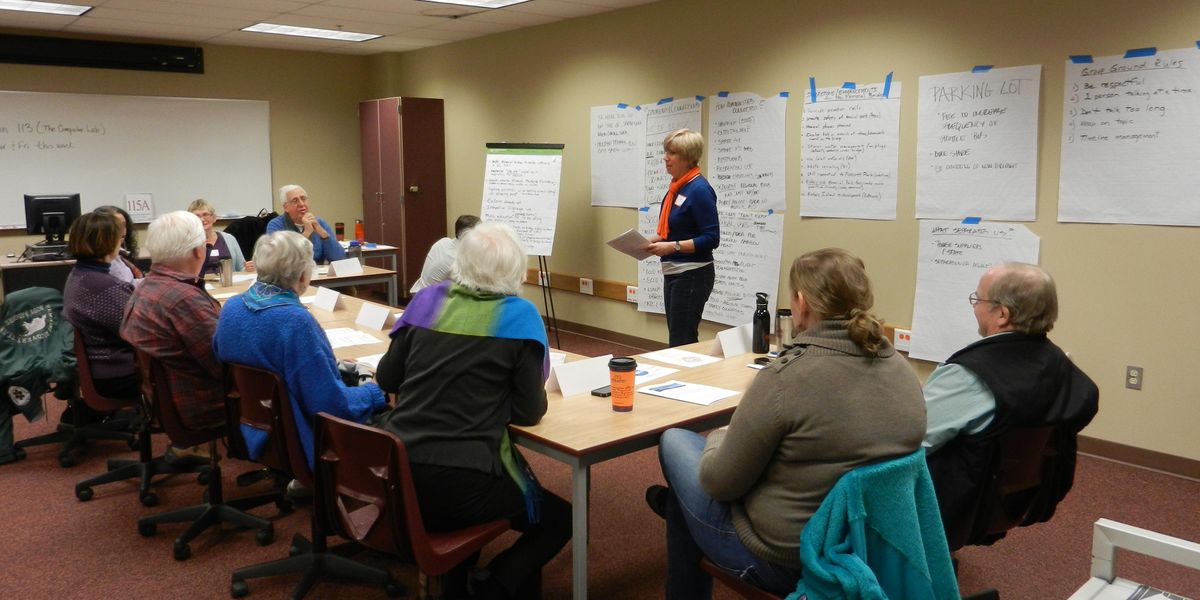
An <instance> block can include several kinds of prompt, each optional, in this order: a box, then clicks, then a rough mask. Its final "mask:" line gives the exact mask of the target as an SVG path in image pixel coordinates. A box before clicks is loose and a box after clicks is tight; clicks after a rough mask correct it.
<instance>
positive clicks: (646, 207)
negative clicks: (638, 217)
mask: <svg viewBox="0 0 1200 600" xmlns="http://www.w3.org/2000/svg"><path fill="white" fill-rule="evenodd" d="M638 212H650V207H649V206H643V207H641V208H639V209H638Z"/></svg>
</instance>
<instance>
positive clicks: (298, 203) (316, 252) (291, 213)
mask: <svg viewBox="0 0 1200 600" xmlns="http://www.w3.org/2000/svg"><path fill="white" fill-rule="evenodd" d="M279 204H280V205H281V206H282V207H283V214H282V215H279V216H278V217H275V218H274V219H271V221H270V222H269V223H267V233H275V232H276V231H295V232H296V233H299V234H300V235H302V236H304V237H305V238H307V239H308V241H310V242H312V248H313V260H315V261H317V264H321V263H325V262H333V261H335V260H342V259H343V258H346V250H345V249H343V248H342V245H341V244H339V243H338V241H337V237H335V236H334V235H333V228H332V227H330V226H329V223H327V222H325V219H322V218H321V217H318V216H317V215H316V213H314V212H312V211H311V210H309V205H308V192H307V191H305V190H304V188H302V187H300V186H298V185H296V184H294V183H290V184H288V185H285V186H283V187H281V188H279ZM255 248H257V246H255ZM252 256H254V257H255V258H258V254H257V253H255V254H253V255H252Z"/></svg>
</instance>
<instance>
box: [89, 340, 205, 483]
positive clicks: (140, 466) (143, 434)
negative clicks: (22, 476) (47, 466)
mask: <svg viewBox="0 0 1200 600" xmlns="http://www.w3.org/2000/svg"><path fill="white" fill-rule="evenodd" d="M75 356H76V359H77V361H78V365H79V388H80V390H81V392H80V396H81V397H82V398H83V400H84V401H85V402H87V405H88V407H90V408H91V409H92V410H94V411H97V412H107V411H110V410H117V409H119V408H129V407H133V408H134V410H135V415H136V416H135V421H136V423H137V430H138V433H137V437H136V440H134V439H133V436H132V434H130V442H129V444H130V447H131V448H133V449H136V450H137V451H138V458H137V459H136V460H130V459H125V458H110V459H108V470H107V471H105V472H104V473H101V474H99V475H96V476H94V477H89V478H87V479H84V480H81V481H79V482H78V483H76V484H75V497H76V498H78V499H79V500H81V501H84V502H86V501H88V500H91V499H92V496H93V495H94V493H95V490H94V489H93V488H94V487H95V486H98V485H103V484H106V483H112V482H114V481H124V480H126V479H137V480H138V499H139V500H140V501H141V503H142V506H155V505H157V504H158V495H157V494H155V493H154V492H152V491H150V484H151V483H152V482H153V480H154V477H155V476H158V475H175V474H178V473H198V472H200V471H201V470H203V469H206V468H208V467H207V466H195V465H192V466H173V465H171V464H168V463H167V461H166V458H165V457H162V456H158V457H155V456H154V450H153V448H152V441H151V434H152V433H153V432H154V431H155V427H154V424H153V420H152V419H151V418H150V417H151V413H150V411H149V410H148V408H147V406H146V405H145V404H144V399H143V398H137V399H136V400H124V399H120V400H119V399H114V398H108V397H105V396H103V395H101V394H100V392H98V391H96V386H95V384H93V383H92V371H91V366H90V364H89V363H88V358H87V351H86V350H85V349H84V346H83V338H82V336H80V335H79V333H78V332H76V333H75ZM79 414H80V411H75V418H76V419H79V418H80V417H79ZM120 439H124V438H120Z"/></svg>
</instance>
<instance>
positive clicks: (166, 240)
mask: <svg viewBox="0 0 1200 600" xmlns="http://www.w3.org/2000/svg"><path fill="white" fill-rule="evenodd" d="M146 250H147V251H148V252H149V253H150V257H151V260H152V261H153V263H152V264H151V266H150V273H149V274H148V275H147V276H146V278H145V280H144V281H143V282H142V284H141V285H140V286H138V287H136V288H134V290H133V295H132V296H131V297H130V298H129V303H128V304H126V305H125V317H124V320H122V322H121V338H122V339H124V340H125V341H127V342H129V344H130V345H132V346H133V347H134V348H137V349H139V350H142V351H144V352H145V353H147V354H149V355H150V356H152V357H154V358H156V359H158V360H159V361H162V364H163V366H164V367H166V372H167V379H168V383H169V384H170V388H171V392H172V394H171V398H172V399H173V400H174V401H175V405H176V406H177V407H178V408H179V415H180V417H181V419H182V420H183V424H184V425H185V426H186V427H188V428H191V429H204V428H209V427H216V426H219V425H222V424H223V423H224V422H225V385H224V379H223V371H222V366H221V362H220V361H219V360H217V356H216V354H215V353H214V352H213V347H212V340H213V332H215V331H216V329H217V318H218V317H219V316H220V314H221V306H220V304H218V303H217V301H216V300H213V298H212V297H211V296H209V295H208V292H206V291H204V282H203V281H201V280H200V279H199V277H198V276H197V274H198V273H199V272H200V267H201V266H202V265H204V260H205V258H206V253H205V244H204V226H203V225H202V224H201V222H200V218H199V217H197V216H196V215H194V214H192V213H190V212H186V211H182V210H179V211H175V212H170V213H167V214H165V215H162V216H160V217H159V218H157V219H155V220H154V222H153V223H151V224H150V227H149V228H148V229H147V231H146Z"/></svg>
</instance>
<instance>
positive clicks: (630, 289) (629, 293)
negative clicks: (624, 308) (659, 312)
mask: <svg viewBox="0 0 1200 600" xmlns="http://www.w3.org/2000/svg"><path fill="white" fill-rule="evenodd" d="M625 301H626V302H633V303H634V304H637V286H636V285H627V286H625Z"/></svg>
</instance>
